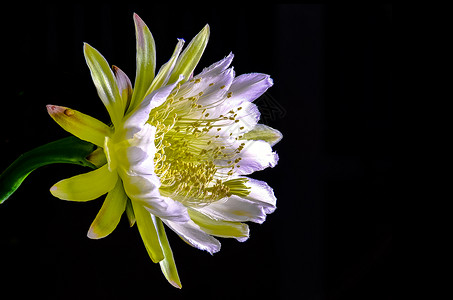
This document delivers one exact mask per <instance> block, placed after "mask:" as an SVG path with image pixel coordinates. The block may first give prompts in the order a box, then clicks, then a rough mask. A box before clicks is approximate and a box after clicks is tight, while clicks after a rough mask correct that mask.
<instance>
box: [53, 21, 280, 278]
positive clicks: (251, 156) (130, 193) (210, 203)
mask: <svg viewBox="0 0 453 300" xmlns="http://www.w3.org/2000/svg"><path fill="white" fill-rule="evenodd" d="M134 21H135V28H136V37H137V57H136V62H137V69H136V77H135V84H134V88H132V84H131V81H130V80H129V78H128V77H127V76H126V75H125V74H124V73H123V72H122V71H121V70H120V69H119V68H117V67H115V66H114V67H113V70H111V69H110V67H109V65H108V63H107V61H106V60H105V59H104V57H103V56H102V55H101V54H100V53H99V52H98V51H97V50H95V49H94V48H92V47H91V46H89V45H88V44H85V45H84V54H85V58H86V62H87V64H88V67H89V69H90V71H91V76H92V79H93V81H94V84H95V86H96V89H97V92H98V95H99V97H100V98H101V100H102V102H103V103H104V105H105V107H106V108H107V111H108V113H109V115H110V118H111V121H112V125H111V126H107V125H106V124H104V123H102V122H101V121H99V120H97V119H95V118H93V117H90V116H88V115H85V114H83V113H81V112H78V111H76V110H72V109H69V108H66V107H61V106H55V105H48V111H49V114H50V115H51V116H52V118H53V119H54V120H55V121H56V122H57V123H58V124H59V125H60V126H61V127H63V128H64V129H65V130H67V131H69V132H70V133H72V134H74V135H75V136H77V137H79V138H80V139H82V140H86V141H89V142H91V143H93V144H95V145H97V146H98V149H97V150H96V151H94V152H93V153H92V157H91V158H90V159H91V161H94V162H96V163H95V164H96V165H97V166H99V168H98V169H96V170H94V171H91V172H88V173H86V174H81V175H77V176H74V177H72V178H69V179H65V180H62V181H60V182H58V183H56V184H55V185H54V186H53V187H52V188H51V193H52V194H53V195H54V196H56V197H58V198H60V199H64V200H72V201H88V200H93V199H96V198H98V197H100V196H102V195H104V194H107V197H106V198H105V201H104V204H103V205H102V207H101V209H100V211H99V213H98V215H97V216H96V218H95V220H94V221H93V223H92V225H91V227H90V229H89V231H88V237H90V238H94V239H97V238H102V237H105V236H107V235H108V234H110V233H111V232H112V231H113V230H114V229H115V227H116V226H117V224H118V223H119V221H120V218H121V215H122V214H123V212H125V211H126V214H127V216H128V218H129V221H130V224H131V226H132V225H133V224H134V223H135V222H137V226H138V229H139V232H140V234H141V237H142V239H143V242H144V244H145V247H146V250H147V251H148V254H149V256H150V257H151V259H152V261H153V262H160V265H161V268H162V271H163V273H164V275H165V276H166V278H167V279H168V280H169V282H170V283H172V284H173V285H174V286H176V287H180V286H181V284H180V281H179V278H178V274H177V271H176V267H175V264H174V260H173V255H172V252H171V249H170V246H169V244H168V241H167V238H166V235H165V230H164V227H163V223H165V224H166V225H167V226H168V227H169V228H171V229H172V230H173V231H175V232H176V233H177V234H178V235H179V236H180V237H181V238H182V239H183V240H184V241H186V242H187V243H188V244H190V245H192V246H194V247H197V248H199V249H203V250H206V251H208V252H210V253H215V252H217V251H219V250H220V242H219V241H218V240H217V239H216V238H214V236H217V237H226V238H236V239H237V240H239V241H245V240H246V239H247V238H248V237H249V228H248V226H247V225H246V224H244V223H242V222H246V221H252V222H256V223H262V222H263V221H264V220H265V218H266V214H269V213H272V212H273V211H274V210H275V208H276V198H275V196H274V193H273V191H272V189H271V188H270V187H269V186H268V185H267V184H266V183H265V182H263V181H259V180H255V179H251V178H248V177H245V176H244V175H248V174H251V173H253V172H254V171H259V170H262V169H264V168H267V167H273V166H275V165H276V164H277V160H278V156H277V154H276V153H275V152H273V151H272V148H271V147H272V146H273V145H274V144H275V143H277V142H278V141H279V140H280V139H281V137H282V136H281V134H280V132H278V131H277V130H275V129H272V128H270V127H268V126H265V125H262V124H258V120H259V117H260V114H259V111H258V109H257V107H256V105H255V104H253V103H252V101H253V100H255V99H257V98H258V97H259V96H260V95H262V94H263V93H264V92H265V91H266V90H267V89H268V88H269V87H270V86H272V80H271V79H270V77H269V76H268V75H264V74H258V73H252V74H244V75H240V76H237V77H235V73H234V71H233V68H232V67H229V66H230V64H231V61H232V59H233V55H232V54H230V55H228V56H227V57H225V58H224V59H222V60H221V61H219V62H217V63H214V64H213V65H211V66H210V67H208V68H205V69H204V70H203V71H202V72H201V73H199V74H198V75H196V76H193V77H192V72H193V70H194V68H195V66H196V65H197V63H198V61H199V59H200V57H201V55H202V53H203V51H204V49H205V46H206V44H207V41H208V37H209V27H208V26H206V27H205V28H203V30H202V31H201V32H200V33H199V34H198V35H197V36H196V37H195V38H194V39H193V40H192V41H191V42H190V44H189V45H188V46H187V48H185V50H184V51H182V48H183V44H184V41H183V40H178V43H177V45H176V48H175V50H174V52H173V55H172V56H171V57H170V60H169V61H168V62H167V63H166V64H164V65H163V66H162V67H161V68H160V70H159V72H158V73H157V75H156V76H155V75H154V74H155V47H154V40H153V37H152V35H151V33H150V31H149V29H148V27H147V26H146V25H145V24H144V22H143V21H142V20H141V19H140V18H139V17H138V16H137V15H134ZM181 51H182V53H181ZM162 222H163V223H162Z"/></svg>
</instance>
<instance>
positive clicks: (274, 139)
mask: <svg viewBox="0 0 453 300" xmlns="http://www.w3.org/2000/svg"><path fill="white" fill-rule="evenodd" d="M282 137H283V135H282V134H281V132H280V131H278V130H277V129H274V128H272V127H269V126H266V125H263V124H256V125H255V127H254V128H253V129H252V130H250V131H249V132H247V133H244V135H243V136H242V139H244V140H254V141H257V140H261V141H265V142H267V143H269V144H270V145H271V146H274V145H275V144H277V143H278V142H279V141H280V140H281V139H282Z"/></svg>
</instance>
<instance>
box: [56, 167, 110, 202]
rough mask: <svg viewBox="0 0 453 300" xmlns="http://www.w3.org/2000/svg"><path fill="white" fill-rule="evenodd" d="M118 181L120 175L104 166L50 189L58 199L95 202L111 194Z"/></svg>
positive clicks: (66, 180)
mask: <svg viewBox="0 0 453 300" xmlns="http://www.w3.org/2000/svg"><path fill="white" fill-rule="evenodd" d="M117 180H118V174H117V173H116V172H115V173H112V172H110V171H109V169H108V166H107V165H104V166H102V167H100V168H99V169H96V170H94V171H91V172H88V173H85V174H81V175H76V176H74V177H71V178H68V179H63V180H61V181H59V182H57V183H56V184H55V185H54V186H52V187H51V188H50V192H51V193H52V195H54V196H55V197H57V198H60V199H62V200H69V201H81V202H83V201H89V200H94V199H96V198H98V197H100V196H102V195H104V194H106V193H108V192H110V191H111V190H112V189H113V188H114V187H115V184H116V181H117Z"/></svg>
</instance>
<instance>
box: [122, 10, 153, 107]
mask: <svg viewBox="0 0 453 300" xmlns="http://www.w3.org/2000/svg"><path fill="white" fill-rule="evenodd" d="M134 23H135V34H136V39H137V46H136V47H137V54H136V65H137V66H136V71H135V84H134V92H133V94H132V101H131V105H130V106H129V110H128V111H132V110H134V108H135V107H136V106H137V105H139V104H140V102H141V101H142V100H143V98H144V97H145V94H146V92H147V91H148V89H149V87H150V85H151V83H152V81H153V79H154V71H155V69H156V46H155V44H154V38H153V35H152V34H151V31H150V30H149V28H148V26H146V24H145V22H143V20H142V19H140V17H139V16H138V15H137V14H134Z"/></svg>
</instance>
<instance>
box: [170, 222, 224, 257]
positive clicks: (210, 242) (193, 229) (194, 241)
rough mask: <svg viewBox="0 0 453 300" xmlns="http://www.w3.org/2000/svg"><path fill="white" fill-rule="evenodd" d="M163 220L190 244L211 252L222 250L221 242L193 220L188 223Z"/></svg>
mask: <svg viewBox="0 0 453 300" xmlns="http://www.w3.org/2000/svg"><path fill="white" fill-rule="evenodd" d="M162 221H163V222H164V223H165V224H166V225H167V226H168V227H170V229H171V230H173V231H174V232H176V233H177V234H178V235H179V236H180V237H181V238H182V239H183V240H184V241H185V242H186V243H188V244H189V245H191V246H193V247H195V248H198V249H200V250H206V251H208V252H209V253H211V254H213V253H216V252H218V251H219V250H220V242H219V241H218V240H217V239H215V238H214V237H212V236H210V235H209V234H207V233H206V232H204V231H203V230H201V228H200V227H199V226H198V225H197V224H195V223H194V222H193V221H192V220H190V221H188V222H186V223H177V222H172V221H168V220H162Z"/></svg>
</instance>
